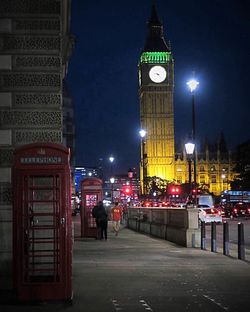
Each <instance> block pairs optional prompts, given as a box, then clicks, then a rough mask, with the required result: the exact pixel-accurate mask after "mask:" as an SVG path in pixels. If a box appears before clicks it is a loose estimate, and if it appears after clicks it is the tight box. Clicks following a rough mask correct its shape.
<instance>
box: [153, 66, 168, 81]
mask: <svg viewBox="0 0 250 312" xmlns="http://www.w3.org/2000/svg"><path fill="white" fill-rule="evenodd" d="M166 77H167V72H166V69H165V68H164V67H162V66H159V65H157V66H153V67H152V68H151V69H150V71H149V78H150V79H151V80H152V81H153V82H155V83H161V82H162V81H164V80H165V79H166Z"/></svg>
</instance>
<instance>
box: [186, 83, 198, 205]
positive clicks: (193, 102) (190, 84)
mask: <svg viewBox="0 0 250 312" xmlns="http://www.w3.org/2000/svg"><path fill="white" fill-rule="evenodd" d="M187 85H188V87H189V89H190V91H191V95H192V140H193V142H194V144H196V123H195V100H194V91H195V90H196V88H197V86H198V85H199V82H198V81H197V80H195V79H191V80H189V81H188V82H187ZM194 147H195V146H194ZM193 154H194V157H193V158H194V159H193V163H194V187H195V193H194V194H195V195H194V203H195V205H196V203H197V202H196V201H197V195H196V148H194V151H193Z"/></svg>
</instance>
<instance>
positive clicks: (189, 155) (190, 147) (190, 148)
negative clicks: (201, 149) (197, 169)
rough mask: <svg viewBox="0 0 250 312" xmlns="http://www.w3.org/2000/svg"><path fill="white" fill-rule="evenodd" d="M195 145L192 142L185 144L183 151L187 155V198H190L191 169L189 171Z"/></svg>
mask: <svg viewBox="0 0 250 312" xmlns="http://www.w3.org/2000/svg"><path fill="white" fill-rule="evenodd" d="M194 148H195V144H194V143H193V142H187V143H186V144H185V150H186V153H187V159H188V182H189V196H190V197H191V196H192V169H191V162H192V156H193V153H194Z"/></svg>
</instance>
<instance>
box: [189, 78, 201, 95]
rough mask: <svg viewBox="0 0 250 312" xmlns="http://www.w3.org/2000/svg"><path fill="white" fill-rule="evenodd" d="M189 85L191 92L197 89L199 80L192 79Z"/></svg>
mask: <svg viewBox="0 0 250 312" xmlns="http://www.w3.org/2000/svg"><path fill="white" fill-rule="evenodd" d="M187 85H188V87H189V89H190V91H191V92H193V91H195V89H196V88H197V86H198V85H199V81H197V80H195V79H191V80H189V81H188V82H187Z"/></svg>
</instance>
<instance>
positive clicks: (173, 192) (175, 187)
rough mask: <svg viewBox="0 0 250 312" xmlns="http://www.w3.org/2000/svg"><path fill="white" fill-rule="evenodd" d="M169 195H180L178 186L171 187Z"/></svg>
mask: <svg viewBox="0 0 250 312" xmlns="http://www.w3.org/2000/svg"><path fill="white" fill-rule="evenodd" d="M170 193H171V194H180V187H179V186H172V187H171V188H170Z"/></svg>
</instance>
